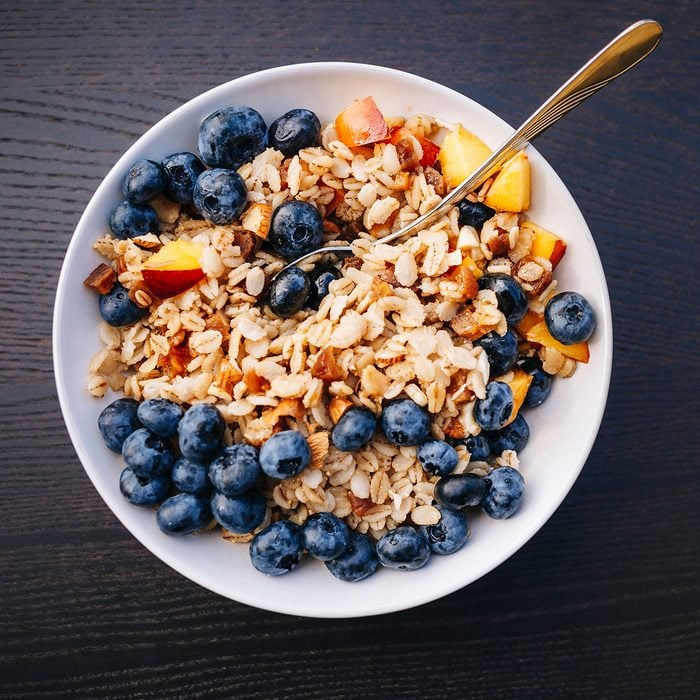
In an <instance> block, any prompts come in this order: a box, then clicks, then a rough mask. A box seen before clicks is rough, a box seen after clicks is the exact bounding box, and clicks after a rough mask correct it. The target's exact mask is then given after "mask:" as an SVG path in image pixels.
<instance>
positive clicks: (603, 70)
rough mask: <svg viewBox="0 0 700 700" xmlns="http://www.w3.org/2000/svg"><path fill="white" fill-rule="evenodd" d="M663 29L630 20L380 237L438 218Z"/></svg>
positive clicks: (642, 54)
mask: <svg viewBox="0 0 700 700" xmlns="http://www.w3.org/2000/svg"><path fill="white" fill-rule="evenodd" d="M661 33H662V29H661V25H660V24H659V23H658V22H655V21H654V20H651V19H643V20H640V21H639V22H635V23H634V24H631V25H630V26H629V27H627V29H625V30H624V31H623V32H622V33H621V34H619V35H618V36H616V37H615V38H614V39H613V40H612V41H611V42H610V43H609V44H608V45H607V46H606V47H605V48H603V49H602V50H601V51H599V52H598V53H597V54H596V55H595V56H593V58H592V59H591V60H590V61H588V62H587V63H586V64H585V65H583V66H582V67H581V68H580V69H579V70H578V71H577V72H576V73H574V75H572V76H571V77H570V78H569V79H568V80H567V81H566V82H565V83H564V84H563V85H562V86H561V87H560V88H559V89H558V90H557V91H556V92H555V93H554V94H553V95H552V96H551V97H550V98H549V99H548V100H546V101H545V102H544V104H542V105H541V106H540V107H539V108H538V109H536V110H535V111H534V112H533V114H532V115H531V116H530V117H528V118H527V119H526V120H525V121H524V122H523V124H522V125H521V126H520V128H519V129H517V130H516V131H515V132H514V133H513V135H512V136H510V137H509V138H508V139H507V140H506V141H505V142H504V143H503V144H502V145H501V146H500V147H499V148H497V149H496V150H495V151H494V153H493V154H492V155H491V156H490V157H489V158H488V159H487V160H486V161H485V162H484V163H483V164H482V165H480V166H479V167H478V168H477V169H476V170H475V171H474V172H473V173H472V174H471V175H470V176H469V177H468V178H467V179H466V180H463V181H462V182H461V183H460V184H459V185H457V187H456V188H455V189H454V190H452V192H450V194H448V195H447V196H446V197H445V198H444V199H443V200H442V201H441V202H440V203H439V204H438V205H437V206H436V207H435V208H434V209H432V210H431V211H429V212H427V213H426V214H423V216H420V217H418V218H417V219H415V220H414V221H412V222H411V223H410V224H408V225H407V226H404V227H403V228H402V229H399V230H398V231H395V232H394V233H390V234H389V235H387V236H384V237H383V238H380V239H378V240H380V241H382V243H389V242H390V241H393V240H396V239H397V238H401V237H403V236H406V235H408V234H410V233H413V232H415V231H418V230H420V229H421V228H423V227H424V226H426V225H427V224H429V223H430V222H432V221H434V220H435V219H437V218H438V217H439V216H441V215H442V214H443V213H444V212H445V211H446V210H447V209H449V208H450V207H451V206H453V205H454V204H456V203H457V202H458V201H460V200H461V199H463V198H464V196H465V195H467V194H468V193H469V192H471V191H473V190H474V189H476V188H477V187H479V185H481V184H483V183H484V182H485V181H486V180H487V179H488V178H489V177H490V176H491V175H492V174H493V173H495V172H496V171H497V170H499V169H500V168H501V167H502V166H503V164H504V163H505V162H506V161H507V160H508V159H509V158H511V157H512V156H513V155H515V154H516V153H517V152H518V151H519V150H520V149H521V148H522V147H523V146H524V145H525V144H526V143H527V142H528V141H532V140H533V139H534V138H535V137H536V136H538V135H539V134H541V133H542V132H543V131H544V130H545V129H548V128H549V127H550V126H552V124H554V123H555V122H557V121H559V119H561V118H562V117H563V116H564V115H565V114H568V113H569V112H570V111H571V110H572V109H573V108H574V107H576V106H577V105H579V104H581V102H583V101H584V100H585V99H587V98H588V97H590V96H591V95H593V94H595V93H596V92H598V90H600V89H601V88H602V87H605V86H606V85H607V84H608V83H609V82H610V81H612V80H614V79H615V78H617V77H618V76H620V75H622V74H623V73H625V72H626V71H628V70H629V69H630V68H632V66H635V65H636V64H637V63H639V62H640V61H641V60H642V59H643V58H646V57H647V56H648V55H649V54H650V53H651V52H652V51H653V50H654V49H655V48H656V46H657V45H658V43H659V41H660V40H661Z"/></svg>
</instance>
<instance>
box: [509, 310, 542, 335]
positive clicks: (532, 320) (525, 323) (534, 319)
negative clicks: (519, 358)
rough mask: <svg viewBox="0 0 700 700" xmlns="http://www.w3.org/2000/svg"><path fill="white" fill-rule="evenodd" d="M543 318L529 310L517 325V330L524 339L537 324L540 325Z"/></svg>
mask: <svg viewBox="0 0 700 700" xmlns="http://www.w3.org/2000/svg"><path fill="white" fill-rule="evenodd" d="M542 320H543V318H542V316H540V314H536V313H535V312H534V311H531V310H530V309H528V310H527V312H526V313H525V315H524V316H523V317H522V318H521V319H520V321H518V322H517V323H516V324H515V330H517V331H518V333H520V335H521V336H523V338H524V337H525V336H526V335H527V332H528V331H529V330H530V329H531V328H532V327H533V326H534V325H535V324H537V323H540V321H542Z"/></svg>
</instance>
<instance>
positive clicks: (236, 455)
mask: <svg viewBox="0 0 700 700" xmlns="http://www.w3.org/2000/svg"><path fill="white" fill-rule="evenodd" d="M261 474H262V470H261V469H260V462H258V451H257V449H255V447H253V446H252V445H231V446H230V447H224V449H223V451H222V452H221V454H220V455H219V456H218V457H217V458H216V459H215V460H214V461H213V462H212V463H211V464H210V465H209V479H210V480H211V483H212V484H214V488H215V489H216V490H217V491H221V493H223V494H224V495H226V496H238V495H239V494H241V493H245V492H246V491H249V490H250V489H252V488H253V486H255V482H256V481H257V480H258V477H259V476H260V475H261Z"/></svg>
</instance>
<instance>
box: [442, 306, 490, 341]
mask: <svg viewBox="0 0 700 700" xmlns="http://www.w3.org/2000/svg"><path fill="white" fill-rule="evenodd" d="M450 325H451V326H452V330H453V331H454V332H455V333H456V334H457V335H459V336H461V337H462V338H467V339H469V340H476V339H477V338H481V336H482V335H485V334H486V333H488V332H489V331H490V330H491V329H490V328H484V327H483V326H482V325H480V323H479V321H478V320H477V318H476V314H475V313H474V312H473V311H472V310H471V309H470V308H469V307H468V306H465V307H464V308H463V309H462V310H461V311H458V312H457V313H456V314H455V315H454V317H453V318H452V321H451V322H450Z"/></svg>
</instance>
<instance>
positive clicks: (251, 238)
mask: <svg viewBox="0 0 700 700" xmlns="http://www.w3.org/2000/svg"><path fill="white" fill-rule="evenodd" d="M233 235H234V240H233V244H234V245H237V246H238V247H239V248H240V249H241V257H242V258H243V259H244V260H247V259H248V258H249V257H250V256H251V255H252V254H253V251H254V250H255V235H254V234H252V233H251V232H250V231H238V230H236V231H234V232H233Z"/></svg>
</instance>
